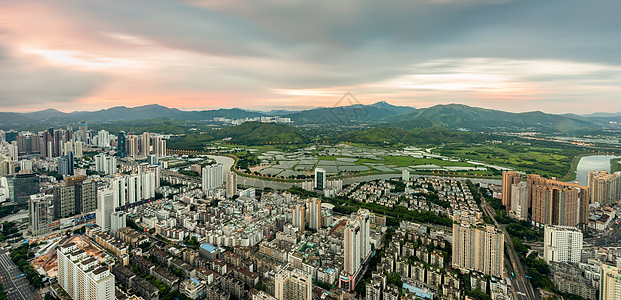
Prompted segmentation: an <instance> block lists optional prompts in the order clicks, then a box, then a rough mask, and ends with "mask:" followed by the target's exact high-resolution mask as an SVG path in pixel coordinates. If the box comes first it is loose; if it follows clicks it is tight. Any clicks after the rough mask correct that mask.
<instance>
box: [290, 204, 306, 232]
mask: <svg viewBox="0 0 621 300" xmlns="http://www.w3.org/2000/svg"><path fill="white" fill-rule="evenodd" d="M291 213H292V214H293V215H292V217H291V224H292V225H293V227H296V228H297V229H298V230H300V231H304V230H305V229H306V227H305V226H306V208H305V207H304V205H294V206H292V207H291Z"/></svg>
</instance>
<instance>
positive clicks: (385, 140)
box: [336, 127, 483, 145]
mask: <svg viewBox="0 0 621 300" xmlns="http://www.w3.org/2000/svg"><path fill="white" fill-rule="evenodd" d="M482 139H483V136H482V135H479V134H476V133H473V132H462V131H456V130H450V129H446V128H441V127H428V128H416V129H410V130H406V129H403V128H396V127H377V128H371V129H366V130H356V131H350V132H347V133H345V134H342V135H339V136H338V137H336V141H341V142H352V143H361V144H370V145H381V144H390V145H392V144H397V143H405V144H415V145H439V144H445V143H464V142H477V141H480V140H482Z"/></svg>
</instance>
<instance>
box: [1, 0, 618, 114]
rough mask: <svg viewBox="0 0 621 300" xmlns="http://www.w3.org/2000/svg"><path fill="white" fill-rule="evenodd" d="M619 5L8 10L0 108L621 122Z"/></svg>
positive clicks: (451, 2)
mask: <svg viewBox="0 0 621 300" xmlns="http://www.w3.org/2000/svg"><path fill="white" fill-rule="evenodd" d="M620 11H621V1H619V0H601V1H600V0H596V1H585V0H524V1H509V0H403V1H392V0H385V1H379V0H336V1H334V0H331V1H327V0H312V1H290V0H289V1H288V0H249V1H239V0H186V1H173V0H124V1H117V0H105V1H104V0H102V1H95V0H63V1H60V0H59V1H56V0H45V1H43V0H41V1H30V0H2V1H0V111H34V110H42V109H47V108H56V109H59V110H62V111H74V110H96V109H101V108H108V107H112V106H119V105H124V106H139V105H146V104H160V105H165V106H169V107H176V108H180V109H211V108H221V107H240V108H246V109H263V110H269V109H302V108H311V107H318V106H333V105H335V103H337V102H338V100H339V99H340V98H341V96H342V95H343V94H345V93H346V92H347V91H349V92H351V93H352V94H353V95H355V97H356V98H357V99H358V101H360V102H361V103H364V104H370V103H374V102H378V101H387V102H389V103H391V104H394V105H408V106H414V107H419V108H420V107H428V106H432V105H436V104H446V103H462V104H466V105H471V106H479V107H485V108H494V109H502V110H507V111H516V112H519V111H532V110H542V111H545V112H551V113H566V112H573V113H590V112H596V111H605V112H619V111H621V17H619V12H620Z"/></svg>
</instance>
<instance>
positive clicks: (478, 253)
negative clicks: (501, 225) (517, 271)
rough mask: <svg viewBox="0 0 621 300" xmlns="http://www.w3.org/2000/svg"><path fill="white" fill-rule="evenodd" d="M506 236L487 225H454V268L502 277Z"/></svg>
mask: <svg viewBox="0 0 621 300" xmlns="http://www.w3.org/2000/svg"><path fill="white" fill-rule="evenodd" d="M504 239H505V236H504V234H503V233H502V232H501V231H499V230H497V229H496V228H494V226H491V225H487V226H485V227H483V226H480V225H475V224H467V223H461V224H458V223H454V224H453V252H452V253H453V262H452V263H453V266H454V267H456V268H459V269H462V270H470V271H472V270H474V271H479V272H481V273H484V274H486V275H492V276H497V277H502V276H503V273H504V257H505V252H504V246H505V241H504Z"/></svg>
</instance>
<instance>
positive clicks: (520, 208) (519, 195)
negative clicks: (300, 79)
mask: <svg viewBox="0 0 621 300" xmlns="http://www.w3.org/2000/svg"><path fill="white" fill-rule="evenodd" d="M511 211H512V212H513V215H515V217H516V218H517V219H518V220H528V188H526V182H520V183H515V184H513V185H512V186H511Z"/></svg>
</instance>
